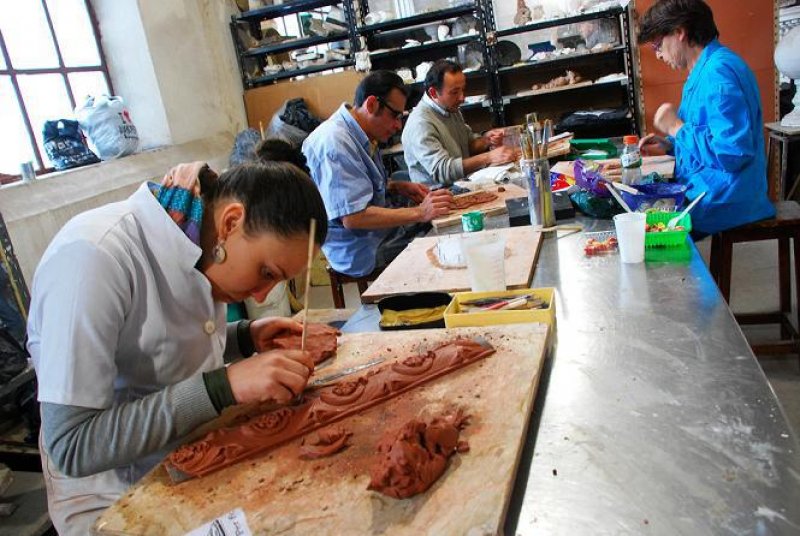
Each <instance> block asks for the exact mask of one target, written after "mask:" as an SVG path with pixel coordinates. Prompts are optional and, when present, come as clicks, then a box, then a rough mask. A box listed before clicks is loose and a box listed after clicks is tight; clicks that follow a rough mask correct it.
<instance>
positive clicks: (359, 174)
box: [303, 71, 453, 277]
mask: <svg viewBox="0 0 800 536" xmlns="http://www.w3.org/2000/svg"><path fill="white" fill-rule="evenodd" d="M406 97H407V93H406V88H405V85H404V83H403V79H402V78H400V77H399V76H397V74H395V73H393V72H391V71H374V72H372V73H370V74H369V75H367V76H366V77H365V78H364V79H363V80H362V81H361V83H359V85H358V87H357V88H356V95H355V100H354V105H353V106H350V105H349V104H342V105H341V106H340V107H339V109H338V110H337V111H336V112H335V113H334V114H333V115H331V117H330V118H328V119H327V120H326V121H324V122H323V123H322V124H321V125H320V126H319V127H317V129H316V130H314V132H312V133H311V135H310V136H309V137H308V138H306V140H305V142H304V143H303V153H304V154H305V156H306V159H307V161H308V167H309V169H310V170H311V178H312V179H314V182H315V183H316V184H317V187H318V188H319V191H320V193H321V194H322V199H323V201H324V202H325V209H326V210H327V212H328V238H327V239H326V240H325V243H324V245H323V246H322V250H323V251H324V253H325V256H326V257H327V259H328V262H329V263H330V265H331V267H332V268H333V269H334V270H336V271H337V272H339V273H341V274H346V275H349V276H351V277H362V276H365V275H368V274H370V273H371V272H372V271H373V270H374V269H375V268H376V267H377V266H385V265H386V264H388V263H389V262H390V261H391V260H392V259H393V258H394V257H395V256H397V254H398V253H400V251H402V250H403V248H404V247H405V246H406V244H408V242H410V241H411V240H412V239H413V238H414V237H415V236H417V235H419V234H422V233H424V232H426V231H427V230H428V229H429V228H430V226H429V224H427V222H430V221H431V220H432V219H434V218H437V217H439V216H443V215H445V214H447V213H448V212H449V211H450V207H451V205H452V202H453V196H452V195H451V194H450V192H448V191H447V190H437V191H433V192H432V191H430V190H429V189H428V187H427V186H425V185H422V184H416V183H413V182H407V181H405V182H403V181H391V180H388V178H387V176H386V169H385V168H384V166H383V163H382V161H381V155H380V152H379V150H378V143H383V142H386V141H387V140H388V139H389V138H391V137H392V135H394V134H395V133H396V132H397V131H398V130H400V129H401V128H402V126H403V123H402V119H403V117H404V115H405V112H404V111H403V110H404V109H405V105H406ZM388 194H397V195H399V196H402V197H405V198H407V199H408V200H410V201H411V202H412V203H413V204H412V206H408V207H399V208H392V207H391V206H390V204H389V199H388ZM421 223H425V224H426V225H418V224H421Z"/></svg>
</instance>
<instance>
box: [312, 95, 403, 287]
mask: <svg viewBox="0 0 800 536" xmlns="http://www.w3.org/2000/svg"><path fill="white" fill-rule="evenodd" d="M303 154H305V156H306V159H307V160H308V167H309V169H310V170H311V178H312V179H313V180H314V182H315V183H316V184H317V188H319V191H320V194H322V200H323V201H324V203H325V210H326V211H327V212H328V237H327V239H326V240H325V244H324V245H323V246H322V251H323V252H324V253H325V256H326V257H327V259H328V262H329V263H330V265H331V266H332V267H333V269H334V270H336V271H337V272H340V273H343V274H347V275H350V276H353V277H359V276H362V275H366V274H369V273H370V272H372V270H373V269H374V268H375V253H376V251H377V249H378V245H379V244H380V243H381V241H382V240H383V238H384V237H385V236H386V234H387V232H388V230H387V229H370V230H367V229H346V228H345V227H344V225H343V224H342V217H344V216H348V215H350V214H355V213H357V212H361V211H363V210H364V209H366V208H367V207H368V206H377V207H386V206H387V205H386V170H385V169H384V167H383V163H382V162H381V156H380V153H379V151H378V150H377V149H375V148H374V146H373V145H372V144H371V143H370V140H369V138H368V137H367V135H366V133H365V132H364V130H363V129H362V128H361V126H360V125H359V124H358V122H357V121H356V120H355V118H354V117H353V116H352V114H351V113H350V107H349V106H348V105H346V104H342V105H341V106H340V107H339V109H338V110H336V112H335V113H334V114H333V115H331V117H330V118H328V119H327V120H326V121H325V122H323V123H322V124H321V125H320V126H319V127H317V128H316V130H314V132H312V133H311V135H310V136H309V137H308V138H306V140H305V142H304V143H303Z"/></svg>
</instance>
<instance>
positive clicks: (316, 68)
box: [250, 60, 356, 87]
mask: <svg viewBox="0 0 800 536" xmlns="http://www.w3.org/2000/svg"><path fill="white" fill-rule="evenodd" d="M355 64H356V62H355V60H344V61H333V62H328V63H322V64H320V65H311V66H309V67H305V68H303V69H292V70H289V71H280V72H277V73H275V74H266V75H264V76H259V77H258V78H253V79H251V80H250V83H251V84H252V86H253V87H255V86H260V85H264V84H268V83H270V82H277V81H278V80H285V79H287V78H295V77H297V76H304V75H307V74H314V73H321V72H323V71H331V70H333V69H342V68H345V67H353V66H354V65H355Z"/></svg>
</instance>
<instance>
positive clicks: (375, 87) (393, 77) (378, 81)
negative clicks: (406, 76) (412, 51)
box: [353, 70, 408, 107]
mask: <svg viewBox="0 0 800 536" xmlns="http://www.w3.org/2000/svg"><path fill="white" fill-rule="evenodd" d="M393 89H396V90H398V91H399V92H400V93H402V94H403V96H405V97H408V89H406V85H405V83H403V79H402V78H400V77H399V76H398V75H397V73H395V72H393V71H386V70H380V71H372V72H371V73H369V74H368V75H367V76H365V77H364V79H363V80H361V82H360V83H359V84H358V87H357V88H356V98H355V100H354V101H353V103H354V104H355V105H356V107H359V106H361V105H362V104H364V101H365V100H367V97H369V96H370V95H372V96H374V97H377V98H379V99H383V100H386V98H387V97H388V96H389V93H391V92H392V90H393ZM381 106H383V105H382V104H381Z"/></svg>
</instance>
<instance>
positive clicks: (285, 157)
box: [255, 138, 311, 175]
mask: <svg viewBox="0 0 800 536" xmlns="http://www.w3.org/2000/svg"><path fill="white" fill-rule="evenodd" d="M255 153H256V159H258V161H259V162H289V163H290V164H294V165H295V166H297V167H299V168H300V169H302V170H303V171H305V172H306V173H307V174H309V175H310V174H311V171H310V170H309V169H308V165H307V163H306V157H305V155H303V153H302V151H300V149H298V148H297V147H295V146H294V145H292V144H291V143H289V142H288V141H286V140H282V139H280V138H267V139H266V140H262V141H260V142H259V143H258V145H256V148H255Z"/></svg>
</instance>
